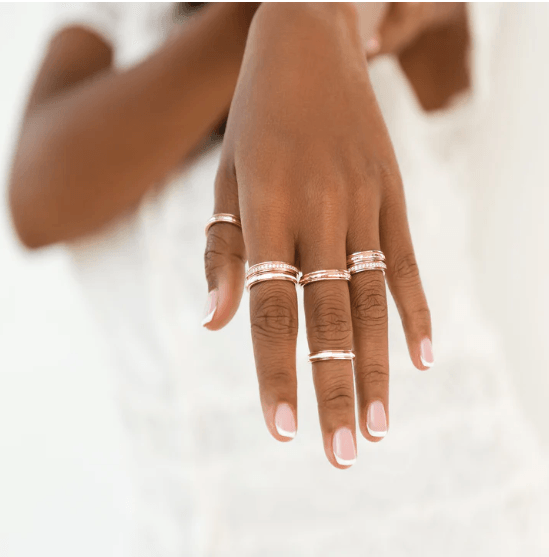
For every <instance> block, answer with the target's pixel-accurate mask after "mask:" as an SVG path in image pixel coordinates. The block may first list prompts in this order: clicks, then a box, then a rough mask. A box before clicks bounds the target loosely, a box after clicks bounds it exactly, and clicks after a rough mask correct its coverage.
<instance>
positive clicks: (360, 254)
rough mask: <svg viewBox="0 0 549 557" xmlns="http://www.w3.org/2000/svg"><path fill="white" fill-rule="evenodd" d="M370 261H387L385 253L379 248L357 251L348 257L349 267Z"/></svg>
mask: <svg viewBox="0 0 549 557" xmlns="http://www.w3.org/2000/svg"><path fill="white" fill-rule="evenodd" d="M369 261H385V254H384V253H383V252H382V251H379V250H377V249H371V250H367V251H357V252H355V253H352V254H351V255H349V257H347V267H351V266H352V265H356V264H357V263H363V262H369Z"/></svg>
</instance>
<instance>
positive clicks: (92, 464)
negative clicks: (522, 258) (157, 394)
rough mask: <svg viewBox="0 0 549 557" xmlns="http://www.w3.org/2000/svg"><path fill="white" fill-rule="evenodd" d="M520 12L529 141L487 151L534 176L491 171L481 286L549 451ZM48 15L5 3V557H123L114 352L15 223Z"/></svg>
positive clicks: (520, 138) (538, 197)
mask: <svg viewBox="0 0 549 557" xmlns="http://www.w3.org/2000/svg"><path fill="white" fill-rule="evenodd" d="M517 6H518V5H515V7H510V8H509V9H508V10H507V12H506V16H505V18H504V19H503V20H502V25H514V26H515V27H514V32H515V35H514V36H515V37H516V42H515V43H514V44H506V45H501V49H502V50H501V52H502V56H501V63H505V64H511V65H513V67H514V68H515V73H514V75H515V79H514V81H513V83H512V84H509V83H501V84H499V85H500V87H501V89H500V91H501V95H500V96H499V98H498V99H496V100H495V102H501V103H504V102H506V103H507V106H512V107H514V110H513V111H512V112H508V116H509V118H515V119H516V122H517V128H516V129H517V134H516V136H515V137H511V138H509V137H490V138H478V139H479V141H480V140H482V141H497V142H500V144H501V145H502V148H503V149H505V150H506V152H508V153H509V156H515V157H522V158H523V159H524V160H525V161H526V164H525V166H524V168H525V169H526V170H527V174H526V175H517V176H508V175H504V174H502V172H503V170H501V169H500V168H499V167H498V164H497V159H496V160H494V162H493V164H492V165H484V167H485V168H488V169H490V175H489V176H486V179H487V181H489V182H490V187H487V188H486V190H485V191H484V193H483V194H482V195H481V193H480V192H479V193H478V200H477V201H478V204H477V208H478V210H477V213H476V215H475V217H476V219H477V227H478V231H479V235H478V243H477V247H478V253H477V255H478V256H479V288H480V290H481V294H482V299H483V300H484V304H485V309H486V310H487V311H488V312H489V313H490V315H491V316H492V317H493V320H494V321H495V323H496V324H497V325H498V326H499V327H500V333H501V335H502V340H503V345H504V347H505V350H506V353H507V357H508V361H509V364H510V366H511V368H512V370H513V372H514V373H513V376H514V380H515V384H516V385H517V390H518V392H519V394H520V397H521V401H522V403H523V404H524V407H525V409H526V411H527V413H528V415H529V416H530V418H531V419H532V422H533V423H534V424H536V426H537V427H538V429H539V433H540V435H541V436H542V437H543V438H544V439H545V441H547V442H549V405H547V404H546V399H547V397H548V395H549V374H548V373H547V367H548V365H547V364H548V355H547V348H546V346H547V340H546V337H547V336H548V333H549V327H548V326H547V319H546V314H547V309H548V308H549V299H548V296H549V295H548V291H547V288H546V277H547V270H548V263H547V246H548V240H547V237H548V236H549V230H548V228H549V225H548V223H547V221H548V219H547V217H546V211H547V208H548V207H549V203H548V197H549V189H548V185H549V184H548V169H547V165H546V162H545V160H544V159H545V157H546V154H547V152H548V147H549V139H548V138H547V129H548V127H549V115H548V111H547V106H546V98H547V97H546V96H545V95H546V94H547V92H548V91H549V85H548V82H547V80H548V76H547V72H546V71H545V69H544V68H539V67H533V66H531V65H529V64H528V60H529V56H528V53H529V49H534V48H535V49H539V48H543V49H546V51H547V52H548V53H549V39H548V38H547V37H548V34H547V33H546V29H545V28H541V27H539V26H543V27H544V26H545V25H546V22H547V21H548V15H549V9H547V7H543V6H542V7H536V6H533V5H530V6H525V5H521V7H520V10H521V11H520V14H516V13H514V11H513V10H518V9H519V8H518V7H517ZM516 15H520V17H514V16H516ZM49 17H50V16H49V8H48V6H47V4H2V5H0V52H1V53H2V54H1V59H2V66H1V67H2V78H3V79H2V81H3V83H2V87H1V88H0V180H1V184H2V185H1V187H2V193H3V195H2V203H1V205H0V271H1V272H0V444H1V445H0V446H1V453H0V555H1V556H2V557H29V556H31V555H43V556H49V555H52V556H53V555H55V556H56V557H65V556H67V557H68V556H71V557H73V556H74V555H78V556H79V557H86V556H90V557H91V556H94V557H95V556H97V555H115V554H116V552H117V549H118V548H120V547H121V546H122V545H123V544H124V534H123V529H121V527H120V525H121V524H122V523H123V521H124V520H127V513H126V511H127V510H128V509H131V489H130V486H129V481H128V480H127V478H126V474H125V470H126V462H125V460H124V459H125V456H124V452H123V450H122V448H121V445H122V442H123V435H122V430H121V425H120V420H119V417H118V415H117V411H116V407H115V405H114V398H113V385H112V383H111V374H112V368H111V367H110V363H109V359H108V357H107V354H106V350H105V347H104V346H103V344H102V343H101V341H100V338H99V336H98V334H97V330H96V328H95V324H94V323H93V321H91V319H90V317H89V314H88V311H87V308H86V306H85V304H84V302H83V301H82V299H81V297H80V293H79V290H78V287H77V285H76V283H75V281H74V279H73V278H72V276H71V273H70V268H69V265H68V262H67V260H66V257H65V255H64V253H63V252H62V250H59V249H50V250H47V251H44V252H42V253H39V254H27V253H25V252H23V250H21V248H20V247H19V246H18V245H17V242H16V239H15V237H14V235H13V232H12V231H11V228H10V222H9V217H8V215H7V211H6V203H5V195H4V192H5V188H4V185H5V177H6V173H7V170H8V165H9V158H10V156H11V152H12V147H13V142H14V140H15V138H16V131H17V126H18V122H19V119H20V116H21V111H22V108H23V105H24V102H25V99H26V94H27V91H28V87H29V84H30V81H31V80H32V78H33V76H34V72H35V71H36V67H37V64H38V63H39V60H40V56H41V52H42V49H43V47H44V44H45V39H46V37H45V32H46V28H47V23H48V18H49ZM536 22H537V26H538V27H539V28H536ZM533 36H535V37H536V41H532V37H533ZM510 85H511V86H510ZM525 95H526V96H525ZM525 98H529V99H530V100H531V102H528V103H525V102H524V99H525ZM495 113H496V114H497V113H498V111H495ZM532 134H534V136H535V144H536V145H537V146H538V147H539V148H538V149H536V151H535V152H532V150H531V145H532V142H531V141H530V142H526V141H524V138H525V137H528V138H530V139H531V136H532ZM502 142H506V143H505V145H503V143H502ZM500 153H501V151H500ZM515 167H518V165H515ZM509 248H512V249H513V250H515V251H516V250H523V253H525V254H526V257H527V259H528V265H524V266H522V268H520V269H515V270H509V269H508V267H507V266H506V261H507V260H508V256H509V252H508V251H507V250H508V249H509Z"/></svg>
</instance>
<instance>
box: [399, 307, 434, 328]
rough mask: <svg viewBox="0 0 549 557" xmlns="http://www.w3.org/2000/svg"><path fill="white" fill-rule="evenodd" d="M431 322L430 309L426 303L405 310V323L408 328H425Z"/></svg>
mask: <svg viewBox="0 0 549 557" xmlns="http://www.w3.org/2000/svg"><path fill="white" fill-rule="evenodd" d="M430 323H431V311H430V310H429V308H428V307H427V305H424V304H422V305H420V306H418V307H414V308H413V309H412V310H410V311H408V312H406V311H405V324H406V326H407V327H409V328H414V329H425V328H426V325H429V324H430Z"/></svg>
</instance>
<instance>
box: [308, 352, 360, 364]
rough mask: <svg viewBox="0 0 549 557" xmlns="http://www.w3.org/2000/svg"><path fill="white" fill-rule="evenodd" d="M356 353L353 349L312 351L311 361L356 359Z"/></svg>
mask: <svg viewBox="0 0 549 557" xmlns="http://www.w3.org/2000/svg"><path fill="white" fill-rule="evenodd" d="M354 358H355V355H354V353H353V352H352V351H351V350H321V351H320V352H311V354H309V362H311V363H313V362H322V361H324V360H354Z"/></svg>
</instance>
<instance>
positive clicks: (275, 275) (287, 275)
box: [246, 271, 298, 290]
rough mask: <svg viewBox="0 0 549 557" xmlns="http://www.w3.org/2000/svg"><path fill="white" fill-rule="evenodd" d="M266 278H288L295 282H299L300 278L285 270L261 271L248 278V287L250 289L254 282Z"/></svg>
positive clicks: (256, 282)
mask: <svg viewBox="0 0 549 557" xmlns="http://www.w3.org/2000/svg"><path fill="white" fill-rule="evenodd" d="M266 280H288V281H290V282H293V283H294V284H297V282H298V279H297V277H296V276H295V275H293V274H290V273H285V272H284V271H277V272H272V273H260V274H258V275H253V276H252V277H250V278H248V279H246V288H247V289H248V290H250V288H251V287H252V286H253V285H254V284H258V283H260V282H263V281H266Z"/></svg>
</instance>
